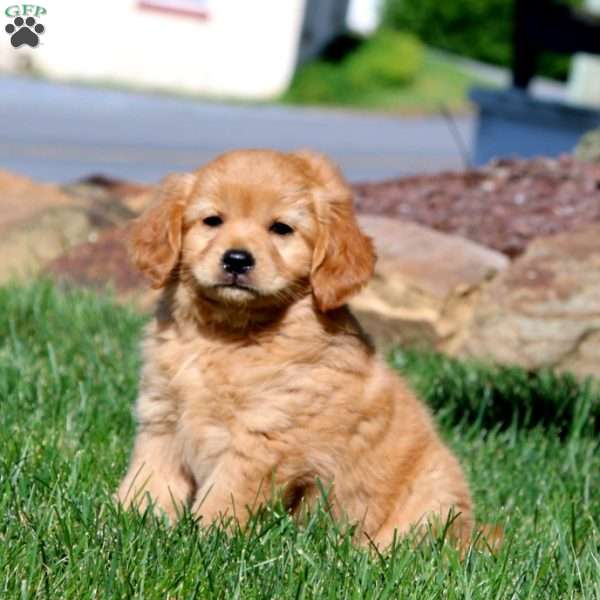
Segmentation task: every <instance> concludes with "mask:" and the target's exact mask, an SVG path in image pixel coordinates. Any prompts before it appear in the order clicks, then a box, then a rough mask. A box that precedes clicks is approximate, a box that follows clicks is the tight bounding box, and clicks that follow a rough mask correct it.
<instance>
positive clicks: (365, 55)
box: [344, 30, 424, 91]
mask: <svg viewBox="0 0 600 600" xmlns="http://www.w3.org/2000/svg"><path fill="white" fill-rule="evenodd" d="M423 58H424V50H423V44H421V42H420V41H419V40H418V39H417V38H416V37H415V36H414V35H411V34H402V33H398V32H394V31H389V30H388V31H380V32H379V33H378V34H377V35H375V36H374V37H372V38H371V39H369V40H368V41H366V42H365V43H364V44H363V45H362V46H360V48H359V49H358V50H357V51H356V52H354V53H353V54H350V55H349V56H348V58H347V59H346V60H345V62H344V70H345V72H346V77H347V79H348V81H349V82H350V84H351V85H353V86H354V87H356V88H357V89H359V90H365V91H368V90H370V89H372V88H373V87H394V86H403V85H407V84H409V83H411V82H412V81H413V80H414V79H415V77H416V75H417V73H418V72H419V69H420V68H421V67H422V66H423Z"/></svg>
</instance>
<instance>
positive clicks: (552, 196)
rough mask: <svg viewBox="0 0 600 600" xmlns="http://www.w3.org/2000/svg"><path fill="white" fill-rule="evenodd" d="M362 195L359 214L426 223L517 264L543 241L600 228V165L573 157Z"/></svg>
mask: <svg viewBox="0 0 600 600" xmlns="http://www.w3.org/2000/svg"><path fill="white" fill-rule="evenodd" d="M354 190H355V193H356V195H355V205H356V208H357V210H358V211H359V212H364V213H369V214H377V215H385V216H388V217H397V218H400V219H403V220H405V221H411V222H415V223H420V224H421V225H425V226H427V227H431V228H432V229H436V230H437V231H442V232H445V233H451V234H455V235H460V236H462V237H465V238H467V239H469V240H472V241H474V242H477V243H479V244H481V245H483V246H486V247H488V248H493V249H495V250H497V251H499V252H502V253H503V254H506V255H507V256H510V257H515V256H518V255H520V254H522V253H523V251H524V250H525V248H526V247H527V245H528V244H529V242H530V241H531V240H533V239H535V238H537V237H539V236H543V235H549V234H556V233H561V232H564V231H571V230H574V229H576V228H578V227H581V226H583V225H586V224H589V223H593V222H598V221H600V164H594V163H588V162H583V161H578V160H576V159H574V158H572V157H570V156H563V157H561V158H558V159H552V158H539V159H533V160H518V159H512V160H511V159H504V160H497V161H494V162H492V163H490V164H489V165H488V166H486V167H482V168H480V169H472V170H467V171H464V172H455V173H440V174H435V175H418V176H415V177H406V178H403V179H397V180H390V181H384V182H381V183H367V184H358V185H355V186H354Z"/></svg>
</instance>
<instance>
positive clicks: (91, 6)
mask: <svg viewBox="0 0 600 600" xmlns="http://www.w3.org/2000/svg"><path fill="white" fill-rule="evenodd" d="M40 4H41V5H42V6H44V7H45V8H46V9H47V14H46V15H45V16H44V17H43V18H40V22H42V23H43V24H44V26H45V27H46V32H45V33H44V34H43V35H42V36H41V42H42V43H41V44H40V46H38V47H37V48H35V49H31V48H28V47H27V46H21V47H20V48H18V49H15V48H13V47H12V46H11V45H10V42H9V36H8V35H6V33H5V32H4V27H5V25H6V24H8V23H9V22H10V19H9V18H8V17H6V16H5V15H4V14H3V13H2V14H1V18H2V31H0V34H1V35H2V36H1V37H0V68H4V69H15V68H17V62H18V61H19V59H22V58H23V57H29V59H30V60H31V61H32V64H33V66H34V68H35V69H37V70H40V71H41V72H42V73H43V74H45V75H47V76H50V77H53V78H56V79H65V80H86V81H97V80H101V81H111V82H115V83H121V84H123V83H124V84H127V85H133V86H140V87H148V88H153V89H161V88H162V89H168V90H173V91H184V92H193V93H199V94H206V95H212V96H226V97H241V98H256V99H260V98H270V97H274V96H276V95H278V94H279V93H281V92H282V91H283V90H285V88H286V87H287V85H288V83H289V80H290V78H291V76H292V74H293V70H294V66H295V61H296V53H297V49H298V41H299V36H300V31H301V27H302V20H303V12H304V0H255V1H251V0H207V6H208V9H207V11H208V13H209V18H208V19H207V20H202V19H198V18H194V17H189V16H181V15H174V14H168V13H163V12H157V11H153V10H147V9H141V8H139V7H138V3H137V1H136V0H85V1H79V2H77V1H75V0H45V1H44V0H42V1H41V2H40Z"/></svg>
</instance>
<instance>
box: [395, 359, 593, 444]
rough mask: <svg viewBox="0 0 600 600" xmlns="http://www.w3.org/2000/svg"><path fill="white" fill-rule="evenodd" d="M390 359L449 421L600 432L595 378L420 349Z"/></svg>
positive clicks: (560, 432)
mask: <svg viewBox="0 0 600 600" xmlns="http://www.w3.org/2000/svg"><path fill="white" fill-rule="evenodd" d="M389 362H390V364H391V365H392V366H393V367H394V368H395V369H396V370H398V371H400V372H401V373H402V374H404V375H405V376H406V377H407V378H408V379H409V381H410V382H411V384H412V385H413V387H414V389H415V390H416V391H417V393H419V394H420V395H421V396H422V397H423V399H424V400H425V401H426V402H427V404H428V405H429V406H430V407H431V408H432V409H433V410H434V411H436V413H437V416H438V419H439V420H440V421H441V422H442V423H444V424H448V425H456V424H465V425H466V424H470V425H474V426H476V427H479V428H483V429H507V428H509V427H517V428H533V427H537V426H542V427H546V428H548V429H549V430H551V431H552V432H554V433H555V434H556V435H558V436H559V437H560V438H565V437H569V436H574V435H575V436H577V435H582V434H595V433H598V432H600V388H599V386H598V384H597V383H595V382H593V381H592V380H591V379H588V380H585V381H579V380H577V379H576V378H575V376H574V375H571V374H557V373H553V372H552V371H550V370H539V371H526V370H525V369H522V368H520V367H513V366H499V365H489V364H481V363H478V362H475V361H459V360H456V359H452V358H449V357H447V356H444V355H442V354H439V353H435V352H426V351H415V350H402V349H395V350H394V351H393V352H392V353H391V354H390V356H389Z"/></svg>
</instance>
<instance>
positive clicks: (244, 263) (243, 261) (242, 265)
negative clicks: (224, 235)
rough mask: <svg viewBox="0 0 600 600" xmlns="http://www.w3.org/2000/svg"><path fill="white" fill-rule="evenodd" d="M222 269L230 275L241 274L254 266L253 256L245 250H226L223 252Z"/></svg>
mask: <svg viewBox="0 0 600 600" xmlns="http://www.w3.org/2000/svg"><path fill="white" fill-rule="evenodd" d="M222 263H223V271H225V273H230V274H231V275H243V274H244V273H247V272H248V271H251V270H252V269H253V268H254V257H253V256H252V254H250V252H248V251H247V250H240V249H233V250H227V252H225V254H223V261H222Z"/></svg>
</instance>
